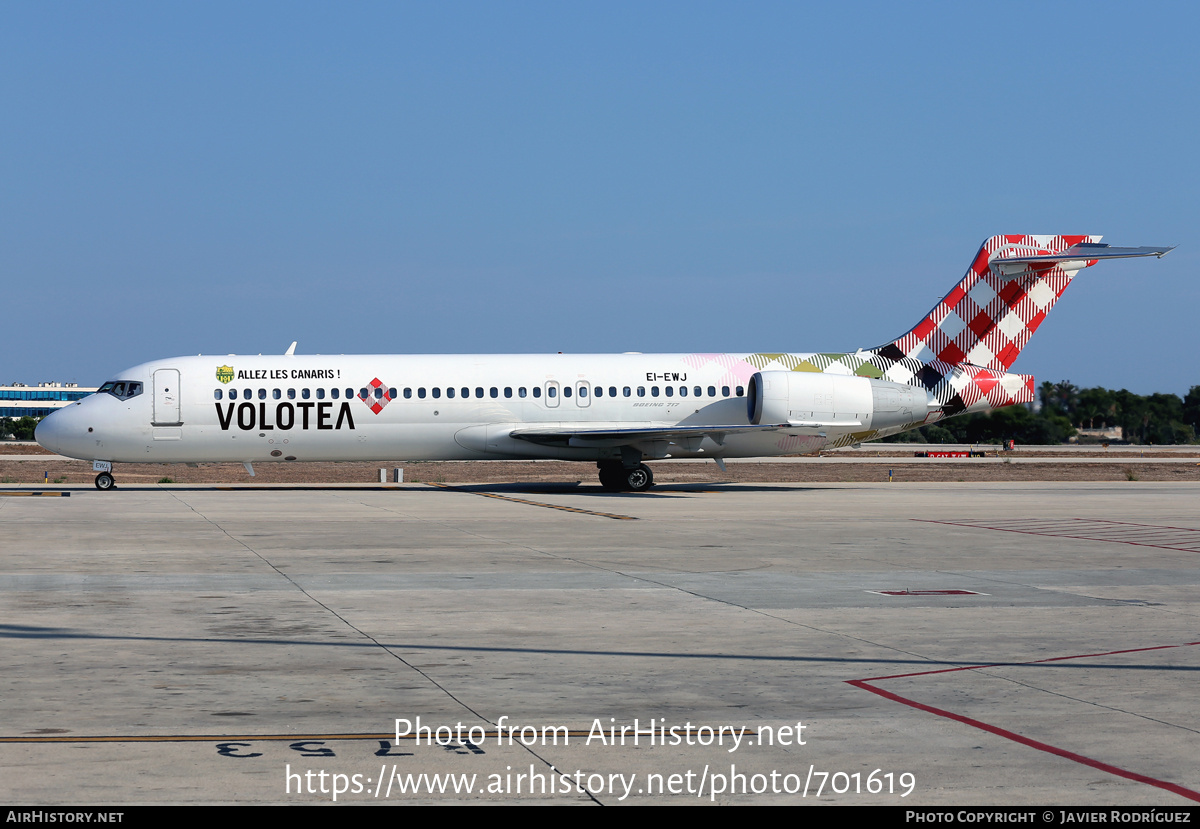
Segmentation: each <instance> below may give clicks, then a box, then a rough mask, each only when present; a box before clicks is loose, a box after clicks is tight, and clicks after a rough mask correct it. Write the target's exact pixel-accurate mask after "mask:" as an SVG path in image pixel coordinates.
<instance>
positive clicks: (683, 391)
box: [679, 386, 687, 397]
mask: <svg viewBox="0 0 1200 829" xmlns="http://www.w3.org/2000/svg"><path fill="white" fill-rule="evenodd" d="M679 396H680V397H687V386H680V387H679Z"/></svg>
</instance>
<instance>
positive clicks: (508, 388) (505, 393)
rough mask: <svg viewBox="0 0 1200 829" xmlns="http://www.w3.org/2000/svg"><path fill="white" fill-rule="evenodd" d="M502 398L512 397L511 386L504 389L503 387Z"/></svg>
mask: <svg viewBox="0 0 1200 829" xmlns="http://www.w3.org/2000/svg"><path fill="white" fill-rule="evenodd" d="M504 396H505V397H512V386H505V387H504Z"/></svg>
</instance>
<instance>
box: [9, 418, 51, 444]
mask: <svg viewBox="0 0 1200 829" xmlns="http://www.w3.org/2000/svg"><path fill="white" fill-rule="evenodd" d="M39 420H41V418H38V417H0V439H5V440H33V430H34V429H36V428H37V425H38V421H39Z"/></svg>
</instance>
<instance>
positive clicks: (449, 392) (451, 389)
mask: <svg viewBox="0 0 1200 829" xmlns="http://www.w3.org/2000/svg"><path fill="white" fill-rule="evenodd" d="M446 396H447V397H449V398H451V399H453V398H454V386H450V387H449V388H447V389H446Z"/></svg>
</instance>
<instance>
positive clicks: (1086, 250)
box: [993, 242, 1176, 265]
mask: <svg viewBox="0 0 1200 829" xmlns="http://www.w3.org/2000/svg"><path fill="white" fill-rule="evenodd" d="M1175 247H1176V246H1175V245H1171V246H1170V247H1167V246H1159V247H1154V246H1151V247H1140V248H1115V247H1113V246H1112V245H1102V244H1100V243H1099V242H1080V243H1079V244H1077V245H1071V246H1070V247H1069V248H1067V249H1066V250H1064V251H1062V252H1061V253H1044V254H1039V255H1037V256H1001V257H998V258H996V259H995V260H993V264H997V263H1003V264H1005V265H1008V264H1015V263H1017V262H1071V261H1079V260H1085V261H1088V260H1092V259H1136V258H1137V257H1139V256H1157V257H1158V258H1159V259H1162V258H1163V257H1164V256H1166V255H1167V254H1168V253H1170V252H1171V251H1173V250H1175Z"/></svg>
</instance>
